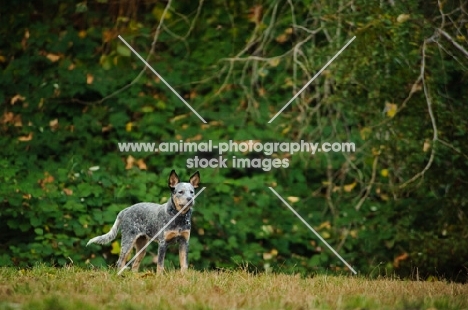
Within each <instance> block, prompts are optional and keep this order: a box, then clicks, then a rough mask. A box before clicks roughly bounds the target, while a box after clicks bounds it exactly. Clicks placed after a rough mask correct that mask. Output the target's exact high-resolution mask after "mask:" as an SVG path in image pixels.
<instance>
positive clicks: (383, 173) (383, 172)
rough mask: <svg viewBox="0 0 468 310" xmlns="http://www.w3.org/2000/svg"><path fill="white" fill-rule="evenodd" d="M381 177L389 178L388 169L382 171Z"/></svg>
mask: <svg viewBox="0 0 468 310" xmlns="http://www.w3.org/2000/svg"><path fill="white" fill-rule="evenodd" d="M380 175H381V176H383V177H384V178H386V177H388V169H382V170H381V171H380Z"/></svg>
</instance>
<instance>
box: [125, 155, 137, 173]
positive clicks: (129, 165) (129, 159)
mask: <svg viewBox="0 0 468 310" xmlns="http://www.w3.org/2000/svg"><path fill="white" fill-rule="evenodd" d="M134 162H135V158H133V156H132V155H128V157H127V164H126V165H125V169H126V170H129V169H132V167H133V163H134Z"/></svg>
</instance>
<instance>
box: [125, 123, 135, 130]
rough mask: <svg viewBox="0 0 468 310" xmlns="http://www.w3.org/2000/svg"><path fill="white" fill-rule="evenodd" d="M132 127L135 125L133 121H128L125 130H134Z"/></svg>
mask: <svg viewBox="0 0 468 310" xmlns="http://www.w3.org/2000/svg"><path fill="white" fill-rule="evenodd" d="M132 127H133V123H132V122H128V123H127V125H125V130H126V131H128V132H130V131H132Z"/></svg>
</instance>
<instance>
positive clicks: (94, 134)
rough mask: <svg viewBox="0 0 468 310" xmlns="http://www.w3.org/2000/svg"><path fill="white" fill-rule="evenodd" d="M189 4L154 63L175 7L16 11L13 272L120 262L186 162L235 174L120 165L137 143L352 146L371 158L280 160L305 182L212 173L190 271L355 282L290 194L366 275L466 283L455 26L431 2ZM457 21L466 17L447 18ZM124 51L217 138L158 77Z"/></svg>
mask: <svg viewBox="0 0 468 310" xmlns="http://www.w3.org/2000/svg"><path fill="white" fill-rule="evenodd" d="M395 2H397V1H395ZM327 3H328V4H327ZM340 3H341V4H340ZM430 3H431V5H432V6H433V7H437V5H438V4H437V2H436V1H430ZM173 5H174V7H172V8H171V10H169V11H168V12H169V13H168V14H167V15H166V17H165V18H164V27H163V28H162V29H161V31H160V33H159V37H158V41H157V42H156V45H155V50H154V53H153V54H152V55H151V57H149V58H147V55H148V54H149V53H150V50H151V46H152V45H151V44H152V42H153V38H154V35H155V31H156V27H157V25H158V24H159V22H160V21H161V19H163V17H162V16H163V12H164V9H165V8H164V7H163V6H162V5H161V3H159V2H158V3H156V2H152V1H149V2H148V3H145V4H140V5H139V6H135V7H134V8H126V9H125V10H119V8H120V9H122V8H123V2H122V3H117V4H115V5H111V4H110V3H108V2H107V1H95V2H89V3H88V2H86V3H85V2H78V1H70V2H67V3H58V2H53V3H50V4H48V5H47V6H39V5H37V4H35V3H29V4H27V5H22V4H19V3H18V2H12V3H10V4H8V5H5V6H2V7H1V8H0V15H1V16H4V17H5V18H4V25H5V26H4V27H2V28H1V29H0V35H1V39H0V67H1V69H2V74H1V75H0V82H1V84H2V86H3V87H2V88H1V89H0V102H1V103H2V112H1V113H3V114H2V116H1V119H0V131H1V137H2V138H1V139H0V148H1V150H2V157H1V158H0V184H1V186H0V204H1V205H0V219H1V222H2V223H4V225H2V228H1V231H0V236H1V237H0V265H18V266H25V265H32V264H34V263H37V262H46V263H50V264H54V265H65V264H67V263H69V262H70V261H73V262H75V264H85V263H91V264H93V265H95V266H96V265H106V264H111V263H113V262H114V261H115V260H116V258H117V255H116V254H114V253H111V251H112V245H108V246H102V247H100V248H99V247H97V246H95V245H93V246H92V247H90V248H86V247H85V244H86V242H87V240H88V239H89V238H90V237H92V236H95V235H97V234H102V233H104V232H107V231H108V229H109V228H110V226H111V225H112V223H113V221H114V220H115V217H116V215H117V213H118V212H119V211H120V210H121V209H123V208H125V207H127V206H128V205H130V204H132V203H136V202H140V201H154V202H162V201H163V199H167V197H168V194H169V193H168V191H167V189H166V184H165V183H166V178H167V175H168V173H169V171H170V170H171V169H173V168H174V169H177V170H178V172H179V174H180V175H181V176H184V177H186V176H188V175H189V174H190V173H192V172H193V171H189V170H190V169H186V160H187V159H188V158H191V157H193V156H195V155H198V156H203V157H217V154H200V153H197V154H195V153H193V154H179V153H156V154H155V153H151V152H120V151H119V150H118V147H117V143H119V142H131V141H132V142H133V141H135V142H155V143H156V144H157V143H160V142H174V141H179V140H184V141H195V142H196V141H208V140H213V143H214V144H216V143H219V142H225V141H228V140H236V141H239V140H249V139H254V140H255V139H257V140H261V141H262V142H268V141H273V142H290V141H299V140H305V141H310V142H345V141H350V142H354V143H355V144H356V152H354V153H325V152H321V153H316V154H314V155H310V154H307V153H298V154H293V155H289V154H285V153H282V152H278V153H277V154H274V155H273V156H272V157H274V156H276V157H278V158H286V159H288V160H289V167H288V168H282V169H272V170H270V171H268V172H265V171H263V170H261V169H236V168H232V167H231V168H229V169H201V170H202V171H201V175H202V182H204V185H203V186H207V189H206V191H205V192H204V193H203V194H202V195H201V196H200V197H199V198H198V201H197V206H196V209H195V212H194V218H193V234H192V240H191V249H190V263H191V264H192V265H193V266H194V267H195V268H197V269H202V268H225V267H229V266H232V265H244V264H247V265H248V266H250V267H252V269H259V270H263V269H266V270H270V269H271V268H273V269H275V270H281V271H284V272H304V273H305V272H310V271H313V270H322V269H325V270H333V271H338V272H340V271H342V270H344V269H345V268H344V266H343V265H342V264H341V262H339V261H338V260H337V258H336V257H334V256H333V254H332V253H330V252H329V251H328V249H326V247H324V245H323V244H320V241H318V240H316V238H315V237H314V236H313V235H312V234H311V232H310V231H309V230H308V229H307V228H306V227H304V226H303V225H302V224H301V223H300V222H299V221H298V220H297V218H295V216H294V215H293V214H292V213H291V212H290V211H289V210H288V209H287V208H286V207H285V206H283V204H282V203H281V201H279V200H278V199H277V197H275V196H274V195H273V194H272V193H271V192H270V190H269V189H268V186H273V187H274V188H275V190H277V191H278V193H279V194H280V195H282V196H283V197H285V198H287V197H289V199H286V200H287V201H288V202H289V203H290V204H291V205H292V206H293V207H294V208H295V209H296V210H297V211H298V212H299V213H300V214H301V215H302V216H303V217H304V218H305V219H306V220H307V221H308V222H309V223H311V225H312V226H313V227H314V228H315V229H316V230H317V231H318V232H319V233H320V234H321V235H322V236H323V237H324V238H325V239H326V240H327V241H328V242H329V243H330V244H331V245H332V246H333V247H335V248H337V249H338V251H339V252H340V254H342V255H343V257H344V258H345V259H346V260H347V261H349V262H350V263H351V264H352V265H353V266H355V267H356V269H358V270H359V271H360V272H363V273H369V274H372V275H374V274H378V273H379V271H377V272H376V270H380V272H381V273H391V272H396V273H398V274H400V275H402V276H404V277H413V276H414V274H415V269H416V268H417V270H418V272H419V273H420V275H421V276H423V277H426V276H429V275H436V276H446V277H451V278H454V279H457V280H464V279H466V270H465V269H464V268H463V266H466V264H467V263H468V262H467V261H466V257H467V250H466V242H465V241H464V240H465V239H466V238H465V237H466V235H467V233H468V225H467V211H468V201H467V198H466V195H465V194H464V189H465V187H466V174H467V173H466V171H467V168H468V155H467V154H468V149H467V144H466V143H465V140H466V139H465V135H466V132H467V130H468V122H467V121H466V115H467V113H468V107H467V106H466V104H464V102H466V101H467V99H468V91H467V89H468V88H467V87H466V84H467V82H466V81H467V78H468V77H467V74H466V72H467V71H466V70H465V69H466V68H467V66H468V60H467V58H466V55H464V53H463V50H462V49H464V50H465V51H466V50H467V44H466V38H464V37H463V36H462V35H460V33H462V32H460V31H458V30H457V29H456V26H455V25H452V24H450V25H449V24H445V25H440V14H441V12H439V11H437V10H435V11H429V10H428V7H429V6H430V5H429V4H427V5H425V6H424V7H422V6H421V5H420V4H419V2H418V1H409V2H408V3H405V4H401V3H395V4H394V5H391V4H390V1H389V2H388V3H387V2H385V4H380V3H379V2H375V1H364V0H359V1H355V2H354V3H353V5H350V6H348V5H344V4H343V3H342V1H336V3H335V2H330V1H329V2H326V1H305V2H303V3H294V7H293V6H292V4H291V3H289V2H288V3H283V2H281V1H263V2H262V1H260V2H259V3H258V4H257V5H255V6H252V5H250V4H248V3H246V2H242V1H240V2H239V1H227V2H226V1H209V2H208V3H203V6H202V7H199V3H197V2H190V4H183V5H182V4H179V3H174V4H173ZM119 6H122V7H119ZM127 9H128V10H129V11H127ZM441 10H442V12H445V13H443V14H446V17H447V16H448V15H447V14H450V18H451V19H452V20H463V18H464V15H463V14H464V13H463V12H464V11H463V10H456V8H453V7H449V5H448V4H447V7H443V8H441ZM119 12H126V13H124V14H125V16H120V15H119ZM448 12H452V13H448ZM465 17H466V16H465ZM437 29H439V30H444V31H445V32H446V33H448V34H449V35H450V36H452V38H454V40H455V42H457V44H458V45H459V46H461V47H462V49H460V48H457V45H454V44H453V43H452V42H450V41H449V40H445V39H444V38H445V37H443V36H441V35H439V36H437V37H436V39H435V40H438V41H437V44H436V43H434V42H431V41H427V39H428V38H429V37H431V36H432V35H433V34H434V32H437V31H438V30H437ZM117 35H121V36H122V37H123V38H124V39H125V40H126V41H127V42H128V43H129V44H130V45H131V46H132V47H133V48H134V49H135V50H136V51H137V52H138V53H139V54H140V55H142V57H143V58H145V59H148V62H149V64H150V65H151V66H152V67H153V68H154V69H155V70H156V71H157V72H158V73H159V74H161V76H163V77H164V79H165V80H167V82H168V83H169V84H171V85H172V86H173V87H174V89H176V90H177V92H178V93H179V94H181V96H182V97H184V98H185V100H187V102H189V103H190V105H192V106H193V107H194V108H195V109H196V110H197V111H198V112H199V113H200V115H201V116H202V117H203V118H204V119H206V120H207V124H202V123H201V122H200V120H199V119H198V118H197V117H196V116H195V115H194V114H193V113H192V112H191V111H190V110H188V108H187V107H186V106H185V105H184V104H183V103H182V102H180V100H179V99H178V98H177V97H176V96H175V95H174V94H173V93H172V92H171V91H170V90H169V89H168V88H167V87H166V85H165V84H164V83H163V82H162V81H160V79H159V78H157V77H156V76H155V75H154V74H153V73H152V72H151V71H150V70H146V71H144V72H142V70H143V69H144V68H145V66H144V64H143V63H142V62H141V60H140V59H138V58H137V57H135V55H133V53H132V52H131V51H130V50H129V49H128V48H127V47H126V46H125V45H124V44H123V43H122V42H121V41H120V40H119V39H118V38H117ZM353 36H356V40H355V41H354V42H353V43H352V44H351V45H350V46H349V47H348V48H347V49H346V50H345V51H344V52H343V53H342V54H341V55H340V56H339V57H338V58H337V59H336V60H335V61H334V62H333V64H331V65H330V66H329V67H328V68H327V69H326V70H325V71H324V72H323V73H322V74H321V75H320V76H319V77H318V78H317V79H316V80H315V81H314V82H313V83H312V84H311V85H310V86H309V87H308V88H307V89H306V90H304V92H303V93H302V94H301V95H300V96H299V97H298V98H297V99H296V100H295V101H294V102H292V103H291V104H290V105H289V106H288V107H287V108H286V109H285V110H284V111H283V113H282V114H281V115H280V116H278V118H276V119H275V120H274V122H273V123H272V124H268V123H267V122H268V121H269V120H270V119H271V118H272V117H273V116H274V115H275V114H276V112H278V111H279V110H280V109H281V108H282V107H283V106H284V104H286V102H288V101H289V99H290V98H291V97H292V96H293V95H294V94H295V93H297V92H298V91H299V90H300V89H301V88H302V87H303V85H304V84H305V83H307V81H309V80H310V78H311V77H312V76H314V75H315V74H316V72H318V71H319V70H320V69H321V68H322V67H323V65H324V64H325V63H326V62H327V61H328V60H329V59H330V58H331V57H332V56H333V55H334V54H335V53H336V52H337V51H338V50H339V49H340V48H341V47H342V46H343V45H344V44H345V43H346V42H348V41H349V40H350V38H351V37H353ZM425 40H426V43H427V44H426V45H424V44H423V43H424V42H425ZM423 51H424V54H425V58H424V67H422V65H423V62H422V60H423V59H422V52H423ZM421 68H423V69H424V75H423V77H424V81H423V80H422V79H421V75H420V74H421ZM140 72H141V74H140ZM423 82H424V85H423ZM424 87H426V90H424ZM429 107H430V108H431V109H432V112H433V113H434V115H435V116H434V117H433V118H431V116H430V113H429ZM434 124H435V125H436V126H434ZM434 128H436V132H437V138H435V139H434V131H435V130H434ZM225 156H226V157H228V158H230V159H231V158H232V156H237V157H249V158H255V157H262V158H264V157H269V156H266V155H263V154H255V153H250V154H242V153H240V152H237V153H229V154H225ZM426 165H428V169H427V171H425V170H423V169H425V167H426ZM421 171H424V173H421V174H420V177H419V178H416V179H415V180H414V181H413V182H409V183H405V182H407V181H408V180H410V179H411V178H412V177H413V176H415V175H417V174H418V173H420V172H421ZM150 252H153V253H155V252H156V249H155V247H153V248H150ZM169 259H170V260H172V262H173V264H174V265H175V266H177V265H178V263H177V259H176V257H175V256H170V257H169ZM144 263H145V264H146V265H151V264H152V257H151V255H150V256H148V257H147V259H146V260H145V261H144ZM380 266H383V268H382V269H380ZM376 268H377V269H376Z"/></svg>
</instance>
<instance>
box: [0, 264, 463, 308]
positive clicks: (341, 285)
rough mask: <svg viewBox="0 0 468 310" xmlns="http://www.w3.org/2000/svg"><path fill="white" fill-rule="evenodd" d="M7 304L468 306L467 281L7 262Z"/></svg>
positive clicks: (2, 284) (3, 286)
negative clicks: (27, 266)
mask: <svg viewBox="0 0 468 310" xmlns="http://www.w3.org/2000/svg"><path fill="white" fill-rule="evenodd" d="M0 309H34V310H36V309H50V310H54V309H67V310H68V309H85V310H86V309H268V310H270V309H468V285H462V284H455V283H448V282H413V281H400V280H395V279H380V280H369V279H365V278H362V277H351V276H349V277H346V276H326V275H320V276H312V277H301V276H299V275H285V274H274V273H270V274H265V273H259V274H252V273H248V272H246V271H242V270H236V271H219V272H217V271H209V272H208V271H207V272H199V271H193V270H190V271H188V272H187V273H185V274H181V273H180V272H179V271H169V272H167V273H166V274H164V275H157V274H155V273H152V272H141V273H138V274H133V273H130V272H127V273H124V274H123V276H117V275H116V272H115V271H114V270H85V269H80V268H77V267H69V268H47V267H35V268H32V269H26V270H24V269H22V270H19V269H14V268H0Z"/></svg>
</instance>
